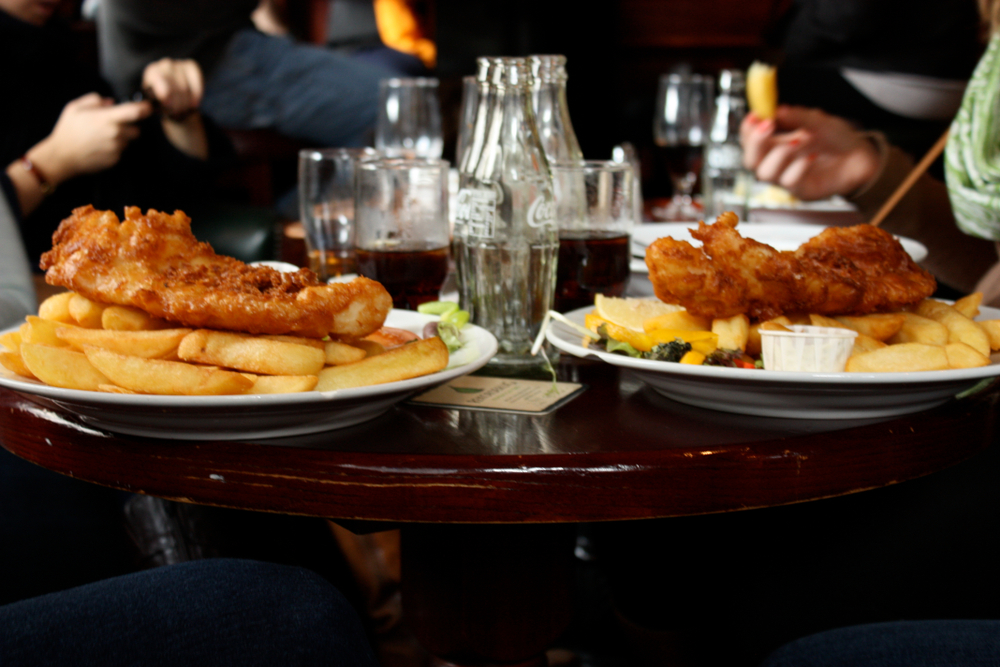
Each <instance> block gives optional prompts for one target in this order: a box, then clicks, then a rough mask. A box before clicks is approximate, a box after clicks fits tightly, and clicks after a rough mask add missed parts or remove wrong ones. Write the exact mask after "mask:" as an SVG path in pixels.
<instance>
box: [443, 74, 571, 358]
mask: <svg viewBox="0 0 1000 667" xmlns="http://www.w3.org/2000/svg"><path fill="white" fill-rule="evenodd" d="M478 62H479V66H480V76H481V77H482V78H481V81H484V83H485V85H484V86H483V87H482V90H481V91H480V94H481V95H482V96H483V99H481V100H480V105H481V106H480V109H479V110H480V111H482V113H480V114H478V115H477V122H476V127H475V129H474V131H473V138H472V141H471V144H470V147H469V149H468V151H467V153H466V156H465V158H464V159H463V162H462V167H461V169H460V172H459V192H458V197H457V210H456V213H455V243H454V246H455V250H456V264H457V265H458V266H459V293H460V300H461V304H462V308H464V309H465V310H467V311H469V315H470V320H471V321H472V322H473V323H474V324H478V325H479V326H481V327H483V328H485V329H486V330H487V331H490V332H491V333H492V334H493V335H494V336H496V338H497V341H498V342H499V351H498V353H497V355H496V356H495V357H494V359H493V360H492V361H491V362H490V363H491V365H492V367H493V368H494V369H495V370H500V371H515V372H516V371H518V370H520V369H524V368H528V367H531V366H535V365H539V364H541V363H544V360H543V359H541V358H540V357H533V356H531V354H530V350H531V345H532V343H533V341H534V339H535V336H536V335H537V334H538V331H539V327H540V326H541V323H542V319H543V318H544V317H545V313H546V312H547V311H548V310H549V309H550V308H551V307H552V294H553V290H554V287H555V268H556V255H557V252H558V247H559V237H558V231H557V229H556V225H555V219H554V210H553V197H552V176H551V173H550V170H549V164H548V161H547V159H546V157H545V151H544V150H543V148H542V145H541V142H540V140H539V137H538V129H537V127H536V124H535V116H534V113H533V111H532V107H531V93H530V88H529V82H530V77H529V74H528V67H527V62H526V60H525V59H524V58H480V59H479V60H478ZM484 107H485V111H484V110H483V109H484Z"/></svg>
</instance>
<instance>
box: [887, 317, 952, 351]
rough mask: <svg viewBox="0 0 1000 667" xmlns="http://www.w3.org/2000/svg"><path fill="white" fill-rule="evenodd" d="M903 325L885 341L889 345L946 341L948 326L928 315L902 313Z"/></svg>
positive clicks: (932, 343) (930, 343) (936, 343)
mask: <svg viewBox="0 0 1000 667" xmlns="http://www.w3.org/2000/svg"><path fill="white" fill-rule="evenodd" d="M903 317H904V318H905V319H904V321H903V326H902V327H901V328H900V330H899V331H898V332H896V333H895V334H894V335H893V336H890V337H889V340H888V341H886V342H887V343H889V344H890V345H895V344H898V343H927V344H928V345H944V344H945V343H947V342H948V327H946V326H945V325H943V324H941V323H940V322H938V321H936V320H932V319H930V318H929V317H924V316H922V315H917V314H916V313H907V312H904V313H903Z"/></svg>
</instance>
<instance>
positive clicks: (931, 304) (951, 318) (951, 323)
mask: <svg viewBox="0 0 1000 667" xmlns="http://www.w3.org/2000/svg"><path fill="white" fill-rule="evenodd" d="M917 315H922V316H924V317H928V318H930V319H932V320H935V321H937V322H940V323H941V324H943V325H945V327H947V328H948V342H949V343H965V344H966V345H968V346H969V347H971V348H972V349H973V350H976V351H977V352H979V353H980V354H982V355H984V356H989V354H990V340H989V338H988V337H987V336H986V332H985V331H983V329H982V327H980V326H979V325H978V324H976V323H975V322H973V321H972V320H970V319H969V318H968V317H966V316H965V315H963V314H961V313H960V312H958V311H957V310H955V309H954V308H952V307H951V306H949V305H948V304H946V303H944V302H941V301H935V300H934V299H924V300H923V301H921V302H920V304H919V305H918V306H917Z"/></svg>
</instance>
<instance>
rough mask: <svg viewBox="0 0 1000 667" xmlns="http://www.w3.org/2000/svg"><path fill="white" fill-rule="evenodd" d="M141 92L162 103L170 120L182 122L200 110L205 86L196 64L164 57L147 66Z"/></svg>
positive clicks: (143, 74)
mask: <svg viewBox="0 0 1000 667" xmlns="http://www.w3.org/2000/svg"><path fill="white" fill-rule="evenodd" d="M142 89H143V91H144V92H147V94H149V95H151V96H152V97H153V99H155V100H156V101H157V102H158V103H159V104H160V106H161V107H162V108H163V114H164V115H165V116H166V117H167V118H169V119H172V120H175V121H180V120H182V119H183V118H185V117H186V116H188V115H189V114H190V113H191V112H193V111H196V110H197V109H198V106H199V105H200V104H201V98H202V95H204V92H205V83H204V79H203V77H202V74H201V68H200V67H198V63H196V62H195V61H193V60H172V59H170V58H163V59H161V60H157V61H156V62H152V63H150V64H148V65H146V69H145V70H143V72H142Z"/></svg>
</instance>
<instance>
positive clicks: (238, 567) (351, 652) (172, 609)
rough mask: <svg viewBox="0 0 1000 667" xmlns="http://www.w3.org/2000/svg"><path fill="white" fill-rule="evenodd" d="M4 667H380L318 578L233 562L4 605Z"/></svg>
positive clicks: (151, 573) (352, 617)
mask: <svg viewBox="0 0 1000 667" xmlns="http://www.w3.org/2000/svg"><path fill="white" fill-rule="evenodd" d="M3 576H5V577H12V576H17V574H16V573H15V572H5V573H3ZM0 664H2V665H4V666H5V667H20V666H22V665H74V666H77V667H80V666H83V667H87V666H90V665H94V666H97V665H100V666H101V667H119V666H122V667H124V666H126V665H134V666H136V667H139V666H141V667H157V666H159V665H163V666H164V667H175V666H177V665H184V666H186V667H187V666H198V665H206V666H208V665H211V666H212V667H223V666H226V665H234V666H237V665H238V666H239V667H253V666H255V665H260V666H261V667H265V666H266V667H271V666H273V665H287V666H295V665H330V664H335V665H341V666H343V667H354V666H357V667H377V665H378V663H377V661H376V659H375V656H374V653H373V651H372V649H371V646H370V644H369V643H368V640H367V638H366V637H365V634H364V630H363V629H362V626H361V622H360V620H359V618H358V617H357V615H356V614H355V612H354V610H353V608H351V606H350V605H349V604H348V602H347V601H346V600H345V599H344V598H343V597H342V596H341V595H340V593H339V592H338V591H337V589H336V588H334V587H333V586H331V585H330V584H329V583H328V582H327V581H326V580H324V579H323V578H322V577H320V576H319V575H317V574H315V573H313V572H310V571H308V570H305V569H301V568H298V567H290V566H286V565H275V564H270V563H260V562H256V561H246V560H231V559H214V560H211V559H210V560H201V561H191V562H187V563H181V564H179V565H171V566H167V567H161V568H156V569H152V570H145V571H143V572H137V573H134V574H129V575H123V576H120V577H114V578H112V579H106V580H104V581H100V582H97V583H93V584H88V585H86V586H80V587H78V588H73V589H70V590H66V591H62V592H59V593H51V594H49V595H43V596H41V597H37V598H31V599H28V600H23V601H21V602H15V603H12V604H9V605H6V606H3V607H0Z"/></svg>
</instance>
